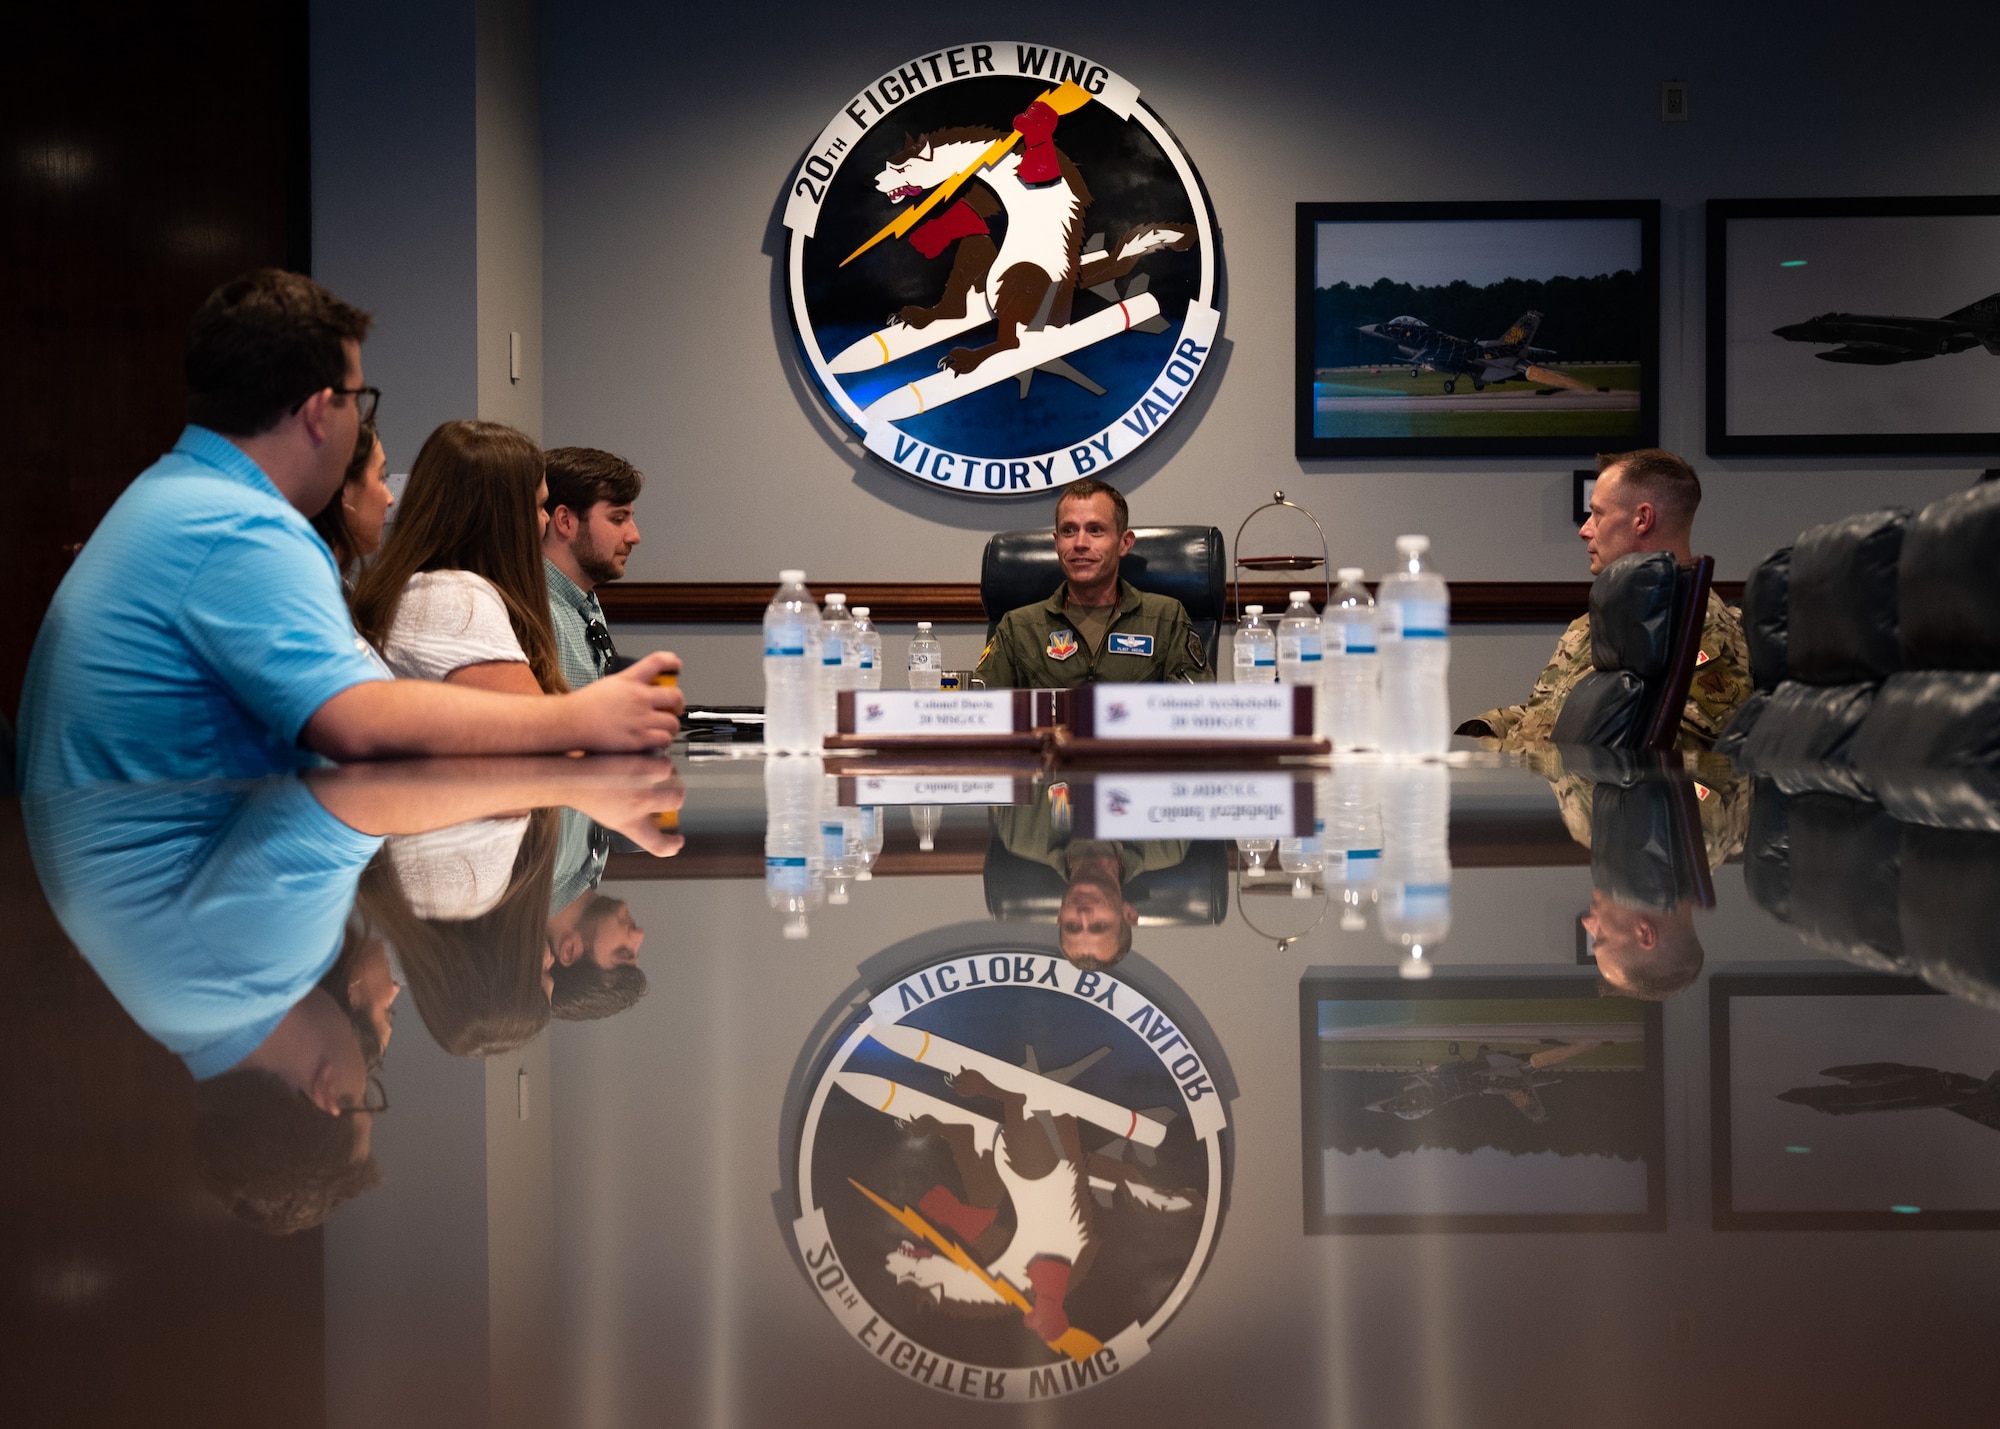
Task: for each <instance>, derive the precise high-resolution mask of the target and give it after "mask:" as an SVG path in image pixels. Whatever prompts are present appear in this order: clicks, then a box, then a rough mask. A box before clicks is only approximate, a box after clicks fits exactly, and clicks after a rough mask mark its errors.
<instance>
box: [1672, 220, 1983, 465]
mask: <svg viewBox="0 0 2000 1429" xmlns="http://www.w3.org/2000/svg"><path fill="white" fill-rule="evenodd" d="M1708 450H1709V451H1710V452H1711V453H1712V454H1714V455H1717V456H1790V455H1828V456H1832V455H1857V454H1859V455H1865V454H1870V453H1891V452H1994V451H2000V195H1995V194H1988V195H1974V196H1957V197H1943V198H1871V199H1712V200H1710V201H1709V205H1708Z"/></svg>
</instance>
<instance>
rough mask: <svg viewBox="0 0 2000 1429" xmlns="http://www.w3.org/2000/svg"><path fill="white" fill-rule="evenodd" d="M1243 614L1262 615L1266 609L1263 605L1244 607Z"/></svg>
mask: <svg viewBox="0 0 2000 1429" xmlns="http://www.w3.org/2000/svg"><path fill="white" fill-rule="evenodd" d="M1243 613H1244V614H1245V615H1262V614H1263V613H1264V607H1263V606H1261V605H1246V606H1244V607H1243Z"/></svg>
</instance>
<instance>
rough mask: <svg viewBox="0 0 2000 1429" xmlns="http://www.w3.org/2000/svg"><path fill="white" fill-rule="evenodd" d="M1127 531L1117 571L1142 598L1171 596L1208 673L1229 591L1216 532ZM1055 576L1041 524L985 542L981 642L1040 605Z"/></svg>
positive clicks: (1050, 540)
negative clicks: (1004, 620) (1128, 541)
mask: <svg viewBox="0 0 2000 1429" xmlns="http://www.w3.org/2000/svg"><path fill="white" fill-rule="evenodd" d="M1132 534H1133V535H1134V536H1136V537H1137V538H1138V539H1137V540H1135V541H1134V542H1133V543H1132V549H1131V550H1130V551H1128V552H1127V553H1126V555H1125V559H1124V560H1123V561H1121V562H1119V564H1118V574H1119V575H1120V576H1122V577H1124V578H1125V579H1126V580H1128V581H1130V582H1132V584H1133V585H1135V586H1137V587H1138V588H1139V589H1140V590H1143V591H1145V592H1147V593H1148V594H1151V595H1167V596H1172V597H1173V598H1174V599H1175V600H1177V601H1179V602H1180V603H1181V604H1182V605H1183V606H1184V607H1186V609H1187V613H1188V619H1189V620H1190V621H1192V622H1193V623H1194V630H1195V634H1196V635H1198V636H1200V637H1201V648H1202V655H1203V658H1205V659H1206V660H1207V661H1208V667H1209V669H1211V670H1213V669H1214V668H1215V646H1216V641H1217V640H1218V639H1219V638H1220V636H1221V634H1222V620H1223V607H1224V605H1225V603H1226V602H1227V600H1228V592H1229V562H1228V558H1227V555H1226V553H1225V550H1224V546H1223V541H1222V532H1221V531H1219V530H1217V529H1216V528H1215V527H1213V526H1134V527H1133V528H1132ZM1062 578H1063V574H1062V566H1061V564H1060V563H1058V562H1057V560H1056V538H1055V533H1054V532H1052V531H1050V530H1049V529H1048V528H1047V527H1043V528H1041V529H1040V530H1035V531H1002V532H1000V533H999V534H998V535H997V536H995V537H994V538H993V539H992V540H990V541H988V542H987V543H986V555H985V558H984V559H983V560H981V561H980V563H979V602H980V604H981V605H982V606H984V607H985V609H986V638H987V639H989V640H990V639H992V638H993V632H994V631H995V630H996V629H998V628H999V625H1000V617H1001V616H1003V615H1005V614H1006V613H1007V612H1008V611H1010V610H1018V609H1019V608H1020V607H1021V606H1024V605H1034V604H1035V603H1037V602H1038V601H1044V600H1047V599H1048V598H1049V597H1050V596H1051V595H1053V594H1054V593H1055V589H1056V587H1057V586H1059V585H1061V584H1062Z"/></svg>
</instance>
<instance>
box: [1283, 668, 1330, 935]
mask: <svg viewBox="0 0 2000 1429" xmlns="http://www.w3.org/2000/svg"><path fill="white" fill-rule="evenodd" d="M1281 638H1282V637H1281ZM1331 781H1332V776H1331V775H1330V774H1324V773H1323V774H1321V775H1320V776H1319V777H1318V778H1317V779H1315V780H1313V831H1312V837H1311V838H1303V839H1279V840H1278V867H1279V868H1281V869H1283V870H1284V871H1285V872H1286V873H1289V874H1290V875H1291V876H1292V897H1294V898H1310V897H1312V896H1313V875H1314V874H1317V873H1324V872H1325V870H1326V814H1327V804H1328V803H1329V802H1330V800H1331V793H1332V785H1331Z"/></svg>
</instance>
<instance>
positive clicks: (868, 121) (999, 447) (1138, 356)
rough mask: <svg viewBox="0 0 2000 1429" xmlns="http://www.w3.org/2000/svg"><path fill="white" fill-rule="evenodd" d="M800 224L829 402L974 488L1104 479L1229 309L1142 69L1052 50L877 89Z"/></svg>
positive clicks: (802, 273) (832, 149)
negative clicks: (1130, 71) (1142, 91)
mask: <svg viewBox="0 0 2000 1429" xmlns="http://www.w3.org/2000/svg"><path fill="white" fill-rule="evenodd" d="M785 226H786V227H787V228H788V229H790V230H791V243H790V251H789V255H788V262H789V265H790V266H789V280H788V281H789V291H790V295H791V311H792V324H793V328H794V331H795V333H796V335H797V337H798V341H799V345H800V348H801V350H802V351H803V353H804V356H805V362H806V366H807V368H808V369H809V370H810V371H811V373H812V375H813V377H814V379H815V380H816V381H817V383H818V385H819V388H820V390H821V392H822V393H823V394H824V395H825V397H826V399H827V401H828V402H830V403H831V404H832V406H833V407H834V408H835V410H837V411H838V412H839V413H840V415H841V416H842V418H843V419H845V420H846V421H847V422H848V423H849V424H850V425H851V426H853V427H854V429H855V430H856V431H857V432H859V433H861V435H862V438H863V441H864V442H865V444H866V445H867V448H868V450H869V451H871V452H873V453H874V454H875V455H876V456H878V457H880V458H881V459H882V460H883V461H885V462H887V463H889V464H890V465H891V466H894V467H895V468H896V469H897V470H899V471H902V472H904V473H906V474H908V475H909V476H912V477H915V478H917V479H918V480H921V481H923V482H925V483H927V484H930V485H934V486H937V487H941V488H944V489H947V490H950V491H955V492H960V493H964V494H968V495H975V496H1020V495H1027V494H1032V493H1036V492H1042V491H1046V490H1048V489H1049V488H1051V487H1055V486H1060V485H1063V484H1064V483H1066V482H1069V481H1073V480H1074V479H1076V478H1077V477H1079V476H1098V477H1101V476H1103V475H1104V473H1105V471H1106V470H1107V469H1108V468H1110V467H1111V466H1114V465H1115V464H1116V463H1118V462H1119V461H1122V460H1123V459H1124V458H1126V457H1128V456H1130V455H1131V454H1132V453H1133V452H1134V451H1136V450H1138V448H1139V447H1140V446H1141V445H1143V444H1144V443H1145V442H1146V441H1148V440H1150V439H1151V438H1152V437H1153V436H1154V435H1155V434H1156V433H1157V432H1158V431H1159V430H1160V427H1161V425H1162V424H1163V423H1164V422H1166V421H1167V420H1168V419H1169V418H1170V417H1172V416H1173V414H1174V413H1175V412H1177V411H1178V410H1179V409H1180V408H1181V407H1182V406H1183V405H1184V404H1185V403H1186V400H1187V398H1188V395H1189V394H1190V393H1191V392H1192V391H1193V390H1194V385H1195V383H1196V381H1197V380H1198V379H1199V377H1200V375H1201V371H1202V368H1203V367H1204V366H1205V365H1206V363H1207V360H1208V355H1209V353H1210V351H1211V350H1212V348H1213V346H1214V343H1215V336H1216V331H1217V328H1218V326H1219V324H1220V323H1221V320H1222V315H1221V313H1220V312H1219V311H1218V310H1217V309H1216V308H1215V306H1214V303H1215V288H1216V282H1215V265H1216V255H1215V225H1214V220H1213V218H1212V216H1211V214H1210V212H1209V207H1208V200H1207V198H1206V196H1205V195H1204V194H1203V192H1202V189H1201V183H1200V180H1199V179H1197V178H1196V177H1195V172H1194V167H1193V165H1191V164H1190V163H1189V162H1188V158H1187V155H1186V154H1184V153H1183V152H1182V151H1181V148H1180V145H1179V143H1178V142H1177V141H1176V140H1175V139H1174V137H1173V135H1172V134H1170V133H1169V132H1168V131H1167V129H1166V126H1165V125H1163V124H1162V123H1161V122H1160V120H1159V118H1158V116H1156V115H1155V114H1154V113H1153V112H1152V110H1151V109H1149V108H1148V107H1147V106H1146V105H1145V104H1144V103H1143V102H1142V101H1141V100H1140V98H1139V91H1138V89H1137V88H1136V87H1135V86H1134V85H1132V84H1131V83H1130V82H1129V81H1127V80H1125V79H1122V78H1120V77H1119V76H1118V75H1115V74H1113V73H1112V72H1111V71H1110V70H1108V69H1106V68H1105V67H1104V66H1103V65H1100V64H1097V63H1095V62H1094V61H1091V60H1088V59H1085V58H1083V57H1082V56H1080V55H1072V54H1068V53H1066V52H1064V51H1062V50H1058V49H1052V48H1050V47H1049V46H1046V45H1026V44H1019V43H1016V42H1013V41H1004V42H1003V41H993V42H991V43H984V44H965V45H958V46H955V47H953V48H950V49H945V50H938V51H936V52H934V53H931V54H927V55H922V56H919V57H918V58H916V59H914V60H912V61H910V62H909V63H908V64H905V65H900V66H898V67H897V68H895V69H892V70H890V71H888V72H887V73H885V74H884V75H882V76H881V77H880V78H879V79H877V80H875V81H874V82H873V83H871V84H869V85H867V86H866V87H865V88H863V89H862V91H861V92H860V93H859V94H857V95H856V96H855V97H854V98H853V99H852V100H851V101H850V102H849V103H847V104H846V105H844V106H843V107H842V108H841V110H840V112H839V113H838V114H836V115H835V116H834V117H833V120H832V122H831V123H829V124H828V125H827V126H826V128H825V130H823V131H822V132H821V134H820V136H819V138H818V139H817V140H815V141H814V143H813V146H812V149H811V151H810V152H808V153H807V155H806V157H805V159H804V162H803V163H802V164H801V165H800V167H799V169H798V171H797V173H796V174H795V175H794V177H793V181H792V190H791V196H790V198H789V200H788V201H787V204H786V208H785Z"/></svg>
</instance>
